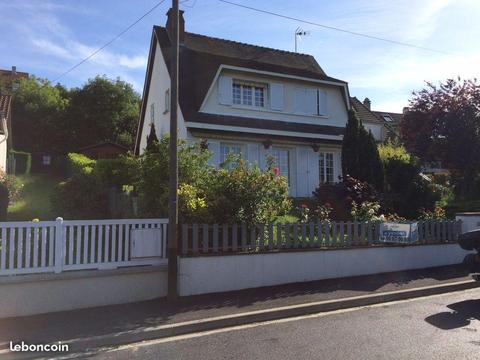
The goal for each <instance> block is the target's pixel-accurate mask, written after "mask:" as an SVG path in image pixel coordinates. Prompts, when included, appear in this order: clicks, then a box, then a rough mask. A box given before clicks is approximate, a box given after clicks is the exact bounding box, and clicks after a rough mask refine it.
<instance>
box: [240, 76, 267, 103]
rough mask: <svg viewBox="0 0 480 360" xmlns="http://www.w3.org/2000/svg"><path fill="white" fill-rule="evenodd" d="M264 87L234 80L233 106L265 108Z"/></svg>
mask: <svg viewBox="0 0 480 360" xmlns="http://www.w3.org/2000/svg"><path fill="white" fill-rule="evenodd" d="M265 92H266V85H264V84H259V83H250V82H244V81H238V80H234V81H233V83H232V102H233V104H234V105H244V106H254V107H265Z"/></svg>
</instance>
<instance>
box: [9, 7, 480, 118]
mask: <svg viewBox="0 0 480 360" xmlns="http://www.w3.org/2000/svg"><path fill="white" fill-rule="evenodd" d="M159 1H160V0H62V1H59V0H57V1H55V0H0V69H10V68H11V66H12V65H15V66H17V70H18V71H24V72H28V73H30V74H34V75H36V76H39V77H42V78H47V79H49V80H51V81H54V80H56V79H57V78H58V76H60V75H61V74H62V73H64V72H65V71H66V70H68V69H69V68H70V67H71V66H73V65H75V64H76V63H78V62H79V61H81V60H82V59H83V58H85V57H87V56H88V55H90V54H91V53H92V52H93V51H95V50H96V49H98V48H99V47H100V46H102V45H104V44H105V43H106V42H108V41H110V40H111V39H112V38H114V37H115V36H116V35H117V34H118V33H120V32H121V31H122V30H124V29H125V28H126V27H127V26H128V25H130V24H131V23H133V22H134V21H135V20H136V19H138V18H139V17H140V16H142V15H143V14H144V13H146V12H147V11H148V10H149V9H151V8H152V7H153V6H154V5H155V4H157V3H158V2H159ZM232 1H236V2H238V3H241V4H243V5H247V6H252V7H257V8H261V9H264V10H268V11H272V12H276V13H281V14H284V15H288V16H291V17H296V18H300V19H304V20H307V21H311V22H316V23H321V24H324V25H328V26H335V27H339V28H343V29H346V30H350V31H354V32H361V33H365V34H368V35H371V36H376V37H382V38H388V39H391V40H395V41H400V42H408V43H411V44H414V45H416V46H421V47H428V48H432V49H436V50H439V51H442V52H444V53H438V52H432V51H426V50H421V49H417V48H410V47H404V46H400V45H395V44H391V43H388V42H382V41H377V40H372V39H367V38H362V37H357V36H353V35H349V34H345V33H342V32H336V31H332V30H328V29H324V28H320V27H317V26H314V25H307V24H302V23H298V22H296V21H292V20H287V19H282V18H279V17H275V16H271V15H267V14H261V13H256V12H252V11H251V10H247V9H241V8H238V7H235V6H232V5H229V4H225V3H222V2H219V1H218V0H183V1H182V0H181V8H182V9H183V10H184V11H185V15H184V16H185V23H186V25H185V27H186V31H189V32H194V33H199V34H204V35H209V36H214V37H219V38H224V39H230V40H235V41H241V42H245V43H250V44H255V45H260V46H267V47H272V48H278V49H282V50H288V51H293V49H294V32H295V29H296V28H297V27H298V26H300V27H301V28H302V29H304V30H305V31H308V32H309V35H308V36H305V37H303V39H302V40H301V41H299V52H302V53H307V54H311V55H313V56H314V57H315V58H316V60H317V61H318V63H319V64H320V66H322V68H323V69H324V71H325V72H326V73H327V74H328V75H329V76H332V77H335V78H339V79H342V80H345V81H347V82H348V83H349V88H350V94H351V95H352V96H356V97H358V98H359V99H364V98H365V97H368V98H370V100H371V102H372V108H373V109H374V110H382V111H398V112H400V111H401V110H402V108H403V107H404V106H407V105H408V99H409V98H410V97H411V94H412V91H414V90H420V89H422V87H424V85H425V82H426V81H429V82H433V83H438V82H439V81H442V80H445V79H448V78H452V77H457V76H460V77H462V78H475V77H478V76H479V73H480V67H479V64H480V46H478V39H479V38H480V21H478V19H479V18H480V1H478V0H389V1H388V0H341V1H330V0H296V1H286V0H277V1H274V0H263V1H258V0H257V1H255V0H232ZM170 3H171V1H170V0H166V1H164V2H163V3H162V4H161V5H160V6H159V7H158V8H156V9H155V10H154V11H153V12H152V13H151V14H149V15H148V16H147V17H145V18H144V19H143V20H142V21H141V22H139V23H138V24H136V25H135V26H134V27H133V28H132V29H131V30H129V31H128V32H127V33H125V34H124V35H123V36H122V37H120V38H119V39H118V40H116V41H115V42H114V43H112V44H111V45H110V46H108V47H107V48H106V49H104V50H103V51H101V52H100V53H99V54H97V55H96V56H95V57H93V58H92V59H90V60H89V61H87V62H85V63H84V64H82V65H81V66H79V67H78V68H77V69H75V70H73V71H72V72H70V73H69V74H67V75H65V76H63V77H61V78H60V79H59V80H58V82H60V83H62V84H64V85H65V86H67V87H75V86H81V85H82V84H84V83H85V82H86V81H87V80H88V79H89V78H92V77H94V76H96V75H98V74H99V75H106V76H107V77H109V78H116V77H120V78H121V79H122V80H125V81H127V82H129V83H131V84H132V85H133V87H134V88H135V89H136V90H137V91H138V92H139V93H141V92H142V90H143V83H144V78H145V69H146V64H147V58H148V50H149V44H150V38H151V31H152V26H153V25H164V24H165V21H166V16H165V13H166V12H167V10H168V8H169V6H170ZM445 53H446V54H445Z"/></svg>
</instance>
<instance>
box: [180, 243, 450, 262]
mask: <svg viewBox="0 0 480 360" xmlns="http://www.w3.org/2000/svg"><path fill="white" fill-rule="evenodd" d="M442 245H456V246H459V245H458V243H456V242H444V243H440V242H434V243H426V244H388V245H383V244H378V245H377V244H376V245H365V246H362V245H355V246H348V247H328V248H321V247H310V248H309V247H305V248H289V249H272V250H270V249H268V248H267V249H265V250H263V251H256V252H248V251H237V252H233V251H229V252H225V253H222V252H220V251H219V252H218V253H198V254H179V258H181V259H189V258H202V257H217V256H246V255H269V254H289V253H302V252H329V251H349V250H372V249H389V248H414V247H423V246H442Z"/></svg>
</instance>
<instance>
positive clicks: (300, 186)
mask: <svg viewBox="0 0 480 360" xmlns="http://www.w3.org/2000/svg"><path fill="white" fill-rule="evenodd" d="M202 139H205V138H202ZM199 140H201V139H198V138H194V137H191V138H190V141H192V142H194V141H199ZM206 140H207V141H208V149H209V150H210V151H211V152H212V154H213V155H212V157H211V158H210V163H211V164H212V165H215V166H220V165H221V163H222V161H223V160H222V155H221V152H222V149H223V150H224V149H225V146H233V147H235V148H240V149H241V156H242V158H243V159H245V160H247V161H248V162H250V163H252V164H258V165H259V166H260V168H261V169H265V167H266V159H267V158H268V156H269V155H273V154H274V153H275V152H276V150H282V151H286V152H288V180H289V185H290V195H291V196H293V197H310V196H312V191H314V190H315V189H316V188H317V187H318V186H319V184H320V163H319V160H320V154H326V153H328V154H331V157H332V160H333V179H332V180H333V181H334V182H337V181H338V178H339V176H341V171H342V169H341V147H340V145H330V144H324V145H320V147H319V150H318V152H315V151H314V150H313V149H312V147H311V146H309V145H308V144H299V143H295V142H287V141H283V142H273V143H272V145H271V146H270V148H268V149H265V147H264V145H263V144H262V143H261V142H259V141H258V140H257V141H255V140H248V139H247V140H243V139H235V138H232V137H230V138H223V139H222V138H206ZM329 156H330V155H329ZM323 171H324V174H325V167H324V170H323Z"/></svg>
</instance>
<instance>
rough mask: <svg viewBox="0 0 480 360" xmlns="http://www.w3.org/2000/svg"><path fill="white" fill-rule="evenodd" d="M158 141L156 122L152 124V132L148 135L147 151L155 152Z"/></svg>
mask: <svg viewBox="0 0 480 360" xmlns="http://www.w3.org/2000/svg"><path fill="white" fill-rule="evenodd" d="M157 143H158V137H157V132H156V131H155V124H153V123H152V124H151V125H150V134H148V135H147V147H146V148H145V150H146V151H149V152H155V151H156V150H157V146H156V144H157Z"/></svg>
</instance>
